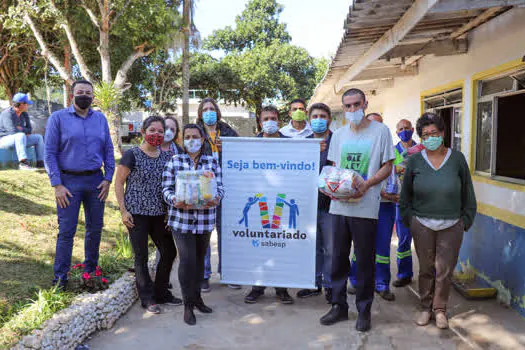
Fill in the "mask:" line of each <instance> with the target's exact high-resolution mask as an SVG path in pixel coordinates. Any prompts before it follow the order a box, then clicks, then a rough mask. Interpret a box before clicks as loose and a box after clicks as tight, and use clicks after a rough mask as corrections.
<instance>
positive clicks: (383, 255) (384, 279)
mask: <svg viewBox="0 0 525 350" xmlns="http://www.w3.org/2000/svg"><path fill="white" fill-rule="evenodd" d="M395 219H396V204H395V203H391V202H382V203H381V205H380V206H379V219H378V221H377V235H376V290H377V291H378V292H382V291H385V290H390V243H391V241H392V231H393V230H394V221H395ZM354 250H355V249H354ZM358 269H359V267H358V265H357V262H356V257H355V252H354V254H353V256H352V263H351V266H350V275H349V277H350V283H351V284H352V285H353V286H355V285H356V284H357V281H356V279H357V277H356V276H357V270H358Z"/></svg>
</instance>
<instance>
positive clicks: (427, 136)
mask: <svg viewBox="0 0 525 350" xmlns="http://www.w3.org/2000/svg"><path fill="white" fill-rule="evenodd" d="M439 134H440V132H439V131H432V132H429V133H428V134H423V135H421V138H422V139H423V140H426V139H428V138H429V137H431V136H432V137H437V136H439Z"/></svg>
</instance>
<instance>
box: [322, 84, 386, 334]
mask: <svg viewBox="0 0 525 350" xmlns="http://www.w3.org/2000/svg"><path fill="white" fill-rule="evenodd" d="M342 102H343V109H344V111H345V118H346V120H347V121H348V124H349V125H347V126H344V127H341V128H339V129H337V130H336V131H335V132H334V134H333V136H332V141H331V142H330V148H329V149H328V160H329V161H330V162H332V163H333V164H335V166H337V167H338V168H342V169H350V170H354V171H356V172H358V173H359V174H360V175H361V176H362V177H363V179H364V180H365V181H364V182H362V183H360V184H358V185H356V187H355V189H356V194H355V195H354V196H353V198H351V199H352V200H353V201H350V202H349V201H343V200H336V199H334V198H332V201H331V204H330V214H332V215H334V217H333V222H334V224H333V230H334V232H337V234H334V237H333V240H334V241H333V254H332V273H331V280H332V308H331V310H330V311H329V312H328V313H327V314H326V315H324V316H323V317H322V318H321V320H320V322H321V324H323V325H331V324H334V323H336V322H339V321H343V320H348V303H347V293H346V283H347V280H348V274H349V272H350V260H349V255H350V250H351V246H352V242H353V243H354V251H355V255H356V260H357V266H358V270H357V274H356V307H357V311H358V317H357V322H356V326H355V327H356V329H357V330H358V331H361V332H366V331H368V330H370V328H371V308H372V301H373V299H374V289H375V278H374V274H375V260H376V259H375V258H376V256H375V255H376V254H375V252H376V249H375V248H376V231H377V222H378V220H377V219H378V213H379V203H380V192H381V186H379V185H380V184H381V182H382V181H383V180H385V179H386V178H387V177H388V176H389V175H390V173H391V171H392V161H393V160H394V158H395V155H394V148H393V147H392V144H393V143H392V136H391V135H390V131H389V130H388V128H387V127H386V126H385V125H384V124H381V123H378V122H376V121H373V120H368V119H366V118H364V116H365V110H366V107H367V105H368V102H367V100H366V96H365V94H364V92H363V91H361V90H359V89H350V90H347V91H346V92H345V93H344V94H343V97H342ZM356 199H359V200H358V201H355V200H356Z"/></svg>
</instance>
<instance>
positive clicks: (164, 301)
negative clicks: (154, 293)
mask: <svg viewBox="0 0 525 350" xmlns="http://www.w3.org/2000/svg"><path fill="white" fill-rule="evenodd" d="M157 303H159V304H166V305H174V306H179V305H182V299H179V298H177V297H174V296H173V295H172V294H170V295H168V296H166V297H165V298H164V299H160V300H159V299H157Z"/></svg>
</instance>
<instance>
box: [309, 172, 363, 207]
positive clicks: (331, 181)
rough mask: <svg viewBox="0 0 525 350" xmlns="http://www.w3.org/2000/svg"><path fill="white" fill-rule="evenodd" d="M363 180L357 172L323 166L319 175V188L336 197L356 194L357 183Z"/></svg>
mask: <svg viewBox="0 0 525 350" xmlns="http://www.w3.org/2000/svg"><path fill="white" fill-rule="evenodd" d="M361 182H364V180H363V178H362V177H361V175H359V173H357V172H355V171H353V170H349V169H339V168H336V167H333V166H325V167H324V168H323V170H322V171H321V174H320V175H319V184H318V186H319V190H321V191H322V192H324V193H326V194H327V195H330V196H332V197H335V198H338V199H349V197H350V196H353V195H355V194H356V192H357V191H356V188H357V185H358V184H359V183H361Z"/></svg>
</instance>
